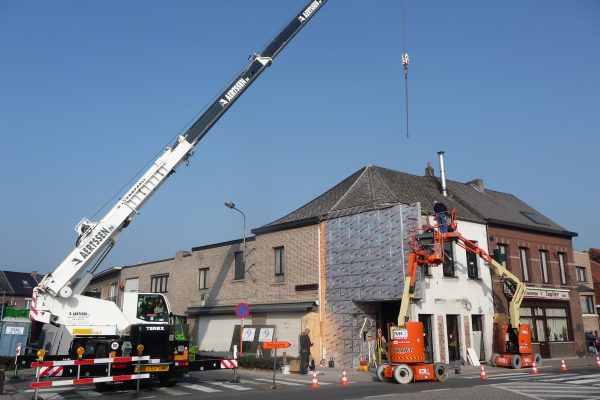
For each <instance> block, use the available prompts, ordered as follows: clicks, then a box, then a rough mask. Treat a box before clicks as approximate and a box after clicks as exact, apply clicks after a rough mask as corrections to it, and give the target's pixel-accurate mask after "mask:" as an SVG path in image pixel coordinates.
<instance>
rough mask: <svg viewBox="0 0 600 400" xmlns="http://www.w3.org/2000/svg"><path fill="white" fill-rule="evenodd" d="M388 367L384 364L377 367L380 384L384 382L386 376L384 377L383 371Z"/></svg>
mask: <svg viewBox="0 0 600 400" xmlns="http://www.w3.org/2000/svg"><path fill="white" fill-rule="evenodd" d="M386 367H387V365H385V364H383V365H380V366H379V367H377V379H378V380H379V382H384V381H385V380H386V379H385V376H384V375H383V370H384V369H385V368H386Z"/></svg>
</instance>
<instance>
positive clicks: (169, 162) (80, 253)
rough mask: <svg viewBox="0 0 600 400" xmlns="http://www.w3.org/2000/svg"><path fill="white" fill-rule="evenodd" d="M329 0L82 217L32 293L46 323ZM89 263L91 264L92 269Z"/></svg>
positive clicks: (307, 11)
mask: <svg viewBox="0 0 600 400" xmlns="http://www.w3.org/2000/svg"><path fill="white" fill-rule="evenodd" d="M326 1H327V0H311V1H309V2H308V3H307V4H306V5H305V6H304V7H303V8H302V9H301V10H300V11H299V12H298V14H296V15H295V16H294V18H293V19H292V20H291V21H290V22H289V23H288V24H287V25H286V27H285V28H284V29H283V30H282V31H281V32H280V33H279V34H278V35H277V36H276V37H275V38H274V39H273V40H272V41H271V42H270V43H269V44H268V45H267V46H266V47H265V48H264V49H263V51H262V52H261V53H260V54H254V55H253V56H252V57H251V60H250V62H249V63H248V64H247V65H246V67H245V68H243V70H242V71H241V73H240V74H239V75H238V76H237V77H236V78H235V79H234V80H233V81H232V83H230V84H229V85H228V86H227V88H226V89H225V90H224V91H223V92H222V93H221V94H220V95H219V96H218V97H217V100H215V101H214V102H213V103H212V104H211V105H210V106H209V107H208V108H207V109H206V111H205V112H204V113H203V114H202V115H201V116H200V117H199V118H198V119H197V120H196V121H195V122H194V123H193V125H192V126H191V127H190V129H189V130H188V131H187V132H185V133H184V134H183V135H180V136H179V137H178V139H177V140H176V142H175V143H174V144H173V146H172V147H168V148H166V149H165V150H164V152H163V153H162V154H161V155H160V156H159V157H158V158H157V159H156V160H155V161H154V162H153V164H152V165H151V166H150V167H149V169H148V170H147V171H146V172H145V173H144V174H143V175H142V177H141V178H140V179H139V180H138V181H137V182H136V183H135V184H134V185H133V186H132V187H131V188H130V189H129V190H128V191H127V192H126V194H125V195H124V196H123V197H122V198H121V199H120V200H119V201H118V202H117V204H115V205H114V206H113V207H112V209H111V210H110V211H108V213H107V214H106V215H105V216H104V217H103V218H102V219H101V220H100V221H97V222H92V221H90V220H88V219H83V220H82V221H81V222H80V223H79V224H78V225H77V227H76V230H77V232H78V233H79V239H78V240H77V244H76V246H75V248H74V249H73V250H72V251H71V252H70V253H69V255H68V256H67V257H66V258H65V259H64V260H63V261H62V262H61V263H60V264H59V266H58V267H57V268H56V269H55V270H54V271H53V272H51V273H49V274H48V275H46V276H45V277H44V279H43V280H42V281H41V282H40V284H39V285H38V287H37V288H35V291H34V295H33V299H34V303H37V306H36V307H34V305H32V309H31V313H30V317H31V319H34V320H37V321H40V322H44V323H48V322H50V317H51V314H52V306H51V305H50V304H52V301H53V300H57V299H59V298H63V299H68V298H70V297H71V296H72V295H73V294H79V293H81V292H82V291H83V290H84V288H85V287H86V286H87V284H88V283H89V281H90V280H91V278H92V276H93V272H94V271H95V270H96V269H97V268H98V266H99V264H100V262H101V261H102V260H103V259H104V257H106V255H107V254H108V252H109V251H110V250H111V249H112V247H113V246H114V244H115V242H116V239H117V237H118V235H119V234H120V233H121V232H122V231H123V229H124V228H126V227H127V226H128V225H129V223H130V222H131V220H132V219H133V217H135V215H136V214H138V213H139V211H140V209H141V207H142V206H143V205H144V203H145V202H146V201H147V200H148V199H149V198H150V197H151V196H152V195H153V194H154V193H155V192H156V191H157V189H158V188H159V187H160V186H161V185H162V184H163V183H164V182H165V181H166V179H167V178H168V177H169V176H171V175H172V174H173V173H174V172H175V169H176V168H177V167H178V166H179V165H181V163H182V162H184V161H186V160H187V159H188V158H189V157H190V156H191V155H192V152H193V149H194V146H195V145H196V144H197V143H198V142H199V141H200V139H202V138H203V137H204V135H206V133H208V131H209V130H210V129H211V128H212V126H213V125H214V124H215V123H216V122H217V121H218V120H219V119H220V118H221V117H222V116H223V114H224V113H225V112H226V111H227V110H228V109H229V108H230V107H231V106H232V104H233V103H234V102H235V101H236V100H237V99H238V98H239V97H240V96H241V94H242V93H243V92H244V91H245V90H246V89H248V87H249V86H250V85H251V84H252V83H253V82H254V80H256V78H257V77H258V76H259V75H260V74H261V73H262V72H263V71H264V70H265V69H266V67H268V66H269V65H270V64H271V63H272V61H273V59H274V58H275V57H276V56H277V55H278V54H279V52H280V51H281V50H283V48H284V47H285V46H286V45H287V44H288V43H289V41H290V40H291V39H292V38H293V37H294V36H295V35H296V34H297V33H298V32H299V31H300V30H301V29H302V28H303V27H304V25H306V23H307V22H308V21H309V20H310V19H311V18H312V17H313V16H314V15H315V14H316V12H317V11H319V10H320V9H321V7H322V5H323V4H325V3H326ZM94 263H95V264H94ZM90 267H91V269H90V270H88V268H90ZM47 296H49V297H50V298H51V299H47V300H48V301H45V300H44V299H42V298H45V297H47ZM35 299H37V301H36V300H35ZM40 300H42V301H40ZM50 300H52V301H50ZM53 322H56V321H53Z"/></svg>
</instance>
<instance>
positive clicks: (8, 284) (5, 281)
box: [0, 271, 42, 318]
mask: <svg viewBox="0 0 600 400" xmlns="http://www.w3.org/2000/svg"><path fill="white" fill-rule="evenodd" d="M41 278H42V276H41V275H39V274H38V273H37V272H31V273H29V272H16V271H0V296H1V297H0V298H2V301H3V302H4V305H5V306H7V307H14V308H19V309H29V306H31V295H32V294H33V288H34V287H36V286H37V284H38V282H39V281H40V280H41ZM1 317H2V316H1V315H0V318H1Z"/></svg>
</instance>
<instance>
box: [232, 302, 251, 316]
mask: <svg viewBox="0 0 600 400" xmlns="http://www.w3.org/2000/svg"><path fill="white" fill-rule="evenodd" d="M235 315H237V316H238V318H246V317H247V316H248V315H250V306H249V305H248V304H247V303H239V304H238V305H237V306H235Z"/></svg>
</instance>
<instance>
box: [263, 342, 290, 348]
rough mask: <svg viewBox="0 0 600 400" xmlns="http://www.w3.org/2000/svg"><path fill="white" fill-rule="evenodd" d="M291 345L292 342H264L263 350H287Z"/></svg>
mask: <svg viewBox="0 0 600 400" xmlns="http://www.w3.org/2000/svg"><path fill="white" fill-rule="evenodd" d="M291 345H292V344H291V343H290V342H263V349H287V348H288V347H290V346H291Z"/></svg>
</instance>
